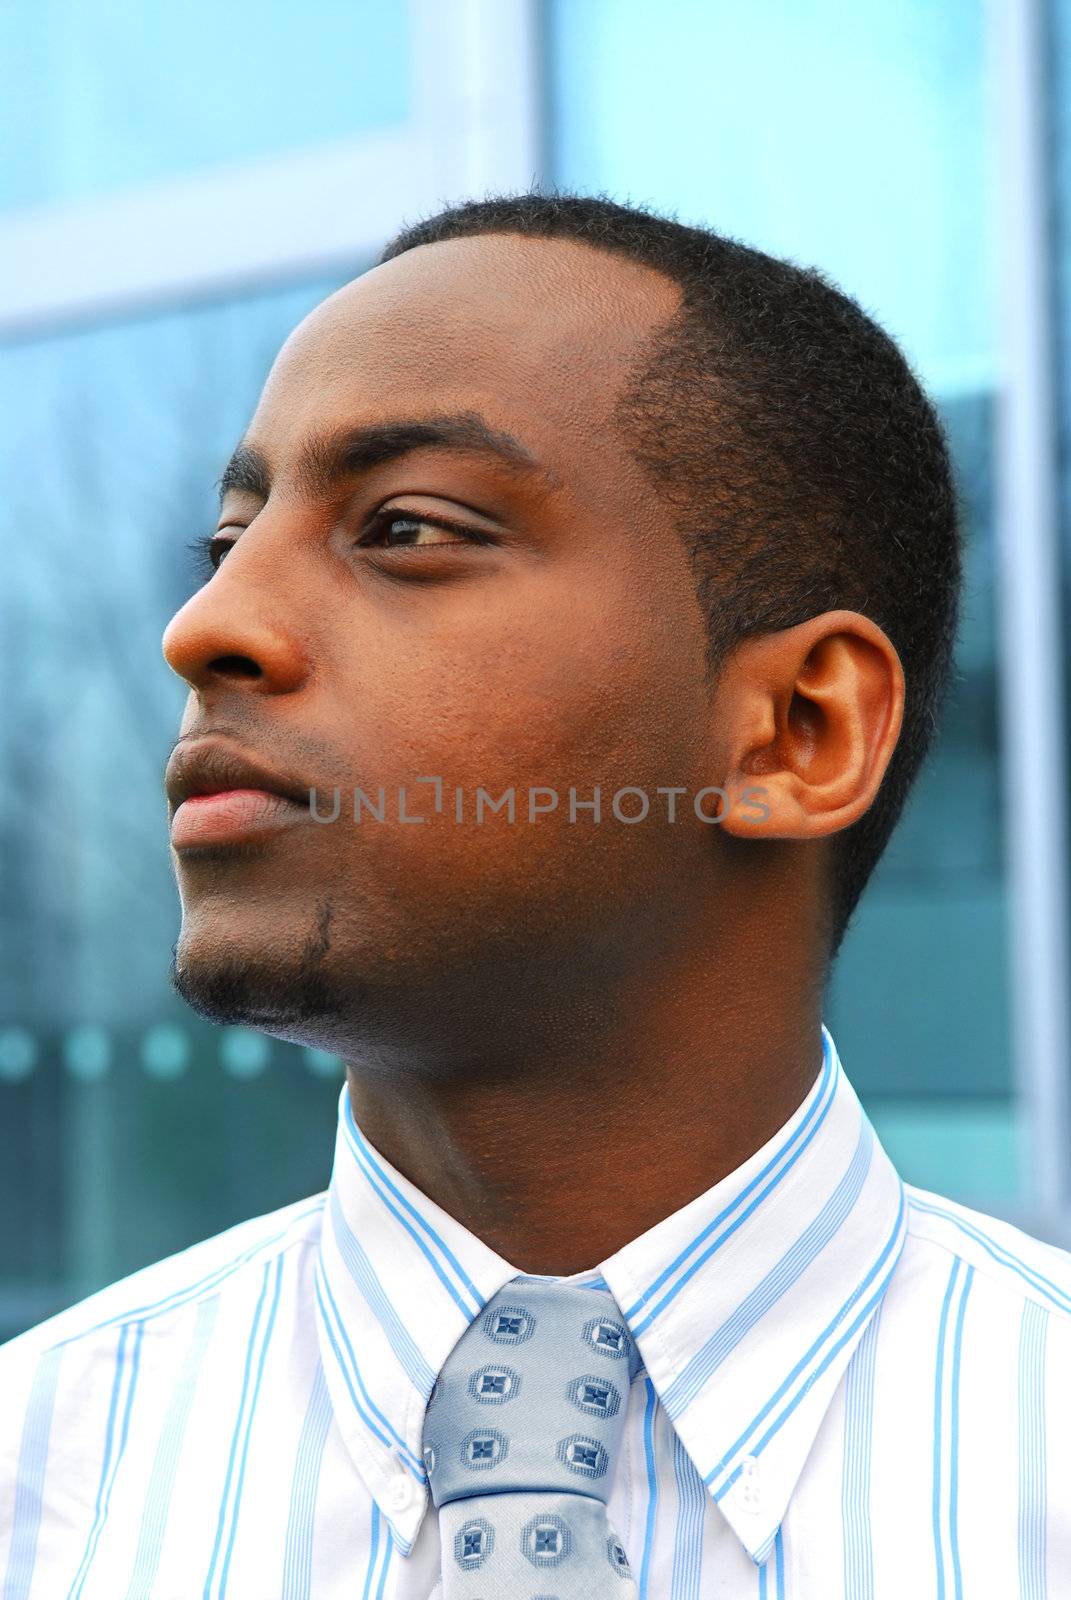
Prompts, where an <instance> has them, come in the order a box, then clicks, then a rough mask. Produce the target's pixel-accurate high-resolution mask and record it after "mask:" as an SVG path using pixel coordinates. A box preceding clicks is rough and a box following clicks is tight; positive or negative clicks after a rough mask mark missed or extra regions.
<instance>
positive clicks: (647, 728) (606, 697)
mask: <svg viewBox="0 0 1071 1600" xmlns="http://www.w3.org/2000/svg"><path fill="white" fill-rule="evenodd" d="M379 682H380V685H381V687H380V688H377V689H376V690H374V691H373V690H372V688H371V687H370V686H366V688H365V689H364V690H363V691H360V692H358V694H357V695H355V703H356V704H359V705H360V706H361V708H362V709H361V711H360V713H359V715H357V716H355V729H354V732H355V739H354V747H355V754H356V755H358V764H359V766H360V768H361V770H362V771H365V772H367V773H368V774H369V776H370V777H371V775H372V774H373V773H378V774H380V776H379V777H378V778H376V780H375V781H376V782H383V783H388V784H391V785H396V784H398V783H404V782H405V781H407V779H415V778H416V777H431V776H436V777H441V778H442V779H443V781H444V783H447V784H451V785H453V784H457V785H460V786H462V787H463V788H464V790H465V791H466V793H471V794H473V795H475V790H476V787H477V786H483V787H484V788H486V789H488V790H490V791H492V792H494V793H498V792H499V791H500V790H501V789H502V788H503V787H505V786H507V785H509V784H514V785H516V786H517V788H518V793H519V791H520V790H521V789H522V788H523V789H524V790H525V791H527V788H528V786H530V785H547V786H550V787H553V788H555V789H557V790H558V791H559V792H560V797H561V803H562V804H565V803H566V801H567V791H568V789H569V787H570V786H571V785H573V786H575V787H576V788H577V790H578V794H580V793H581V791H583V794H582V796H581V797H584V796H586V795H588V794H590V790H591V787H592V785H594V784H596V783H598V784H601V785H602V787H603V791H604V794H605V793H606V792H607V786H610V785H614V786H620V785H625V784H637V785H643V784H647V783H649V784H651V785H652V786H653V785H655V784H681V783H688V782H690V781H691V778H692V776H693V769H694V766H695V762H696V750H697V742H698V738H699V733H700V728H701V706H700V704H699V702H698V700H697V699H696V697H695V696H694V695H690V693H689V691H688V690H687V689H686V688H683V687H682V681H681V673H680V671H679V670H678V667H677V664H676V663H675V662H674V661H673V659H672V658H671V657H669V656H667V653H666V652H665V651H664V650H663V649H661V648H657V647H656V648H652V642H651V640H650V639H649V638H647V637H644V636H642V635H640V636H639V639H638V642H629V641H625V642H622V639H621V636H620V634H619V632H618V631H617V630H616V629H613V628H610V627H609V626H607V618H606V616H605V614H604V615H603V616H602V617H600V618H591V619H587V622H586V625H585V626H584V627H583V628H577V627H573V626H569V627H562V626H559V627H558V628H557V629H556V631H555V633H554V635H553V638H548V637H547V636H544V635H543V634H539V635H538V636H537V635H535V634H533V633H532V632H531V631H530V630H529V631H528V632H527V633H525V632H522V629H521V627H520V625H518V626H517V627H516V628H514V629H511V630H503V631H501V632H497V631H496V632H495V633H494V635H491V634H489V633H488V632H487V631H486V630H485V631H484V632H483V633H481V634H480V635H479V636H478V637H473V635H472V633H467V634H466V635H465V637H464V638H463V639H457V640H451V639H448V638H439V639H437V640H436V641H435V642H434V644H432V643H431V642H430V641H429V642H428V644H427V646H426V648H425V649H424V650H422V651H421V652H418V653H414V654H413V655H411V656H409V657H408V658H407V659H405V660H399V661H395V662H394V663H393V666H392V670H391V672H390V673H389V674H386V675H384V676H383V677H382V678H381V679H380V680H379ZM424 789H425V792H428V791H427V786H424ZM611 792H612V791H611Z"/></svg>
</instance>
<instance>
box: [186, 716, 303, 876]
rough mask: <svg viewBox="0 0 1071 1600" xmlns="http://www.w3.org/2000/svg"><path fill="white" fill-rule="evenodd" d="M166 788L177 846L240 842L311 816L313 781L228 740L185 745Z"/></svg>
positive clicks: (210, 740)
mask: <svg viewBox="0 0 1071 1600" xmlns="http://www.w3.org/2000/svg"><path fill="white" fill-rule="evenodd" d="M164 787H165V790H166V793H167V797H168V801H169V804H170V814H171V845H172V848H173V849H175V850H186V849H191V848H194V847H196V846H203V845H222V844H238V843H240V842H241V841H242V840H244V839H249V838H251V837H254V836H256V835H259V834H263V833H269V832H271V831H273V830H275V829H278V828H286V827H292V826H293V825H294V824H295V823H299V822H302V821H305V822H308V821H309V819H310V817H311V811H310V807H309V794H310V789H311V786H309V785H306V784H304V783H303V782H302V781H301V780H300V779H297V778H294V777H292V776H291V775H289V774H281V773H277V772H275V771H273V770H272V769H271V768H269V767H267V766H265V765H263V764H261V763H260V762H258V761H256V760H254V759H253V758H251V757H248V756H246V755H245V754H244V753H243V752H241V751H239V750H238V749H236V747H234V746H233V745H231V744H229V743H227V742H226V741H223V740H213V739H209V738H204V739H198V740H196V741H194V742H193V743H190V744H182V745H180V746H179V747H178V748H177V749H176V750H175V751H174V752H173V754H172V756H171V759H170V761H169V762H168V764H167V772H166V775H165V781H164Z"/></svg>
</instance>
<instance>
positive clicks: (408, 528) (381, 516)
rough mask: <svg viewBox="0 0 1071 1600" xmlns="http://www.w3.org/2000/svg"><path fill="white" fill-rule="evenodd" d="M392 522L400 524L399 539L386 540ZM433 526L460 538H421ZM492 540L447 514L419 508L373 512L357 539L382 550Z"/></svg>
mask: <svg viewBox="0 0 1071 1600" xmlns="http://www.w3.org/2000/svg"><path fill="white" fill-rule="evenodd" d="M396 523H402V524H403V525H404V527H403V532H402V534H401V537H400V538H397V539H395V540H394V541H393V542H391V543H388V542H386V540H387V539H388V538H389V537H390V534H389V530H390V529H392V528H393V527H394V526H395V524H396ZM428 528H437V529H438V530H439V531H440V532H443V533H453V534H460V538H453V539H448V538H443V539H435V538H432V539H426V538H422V537H421V533H422V530H426V529H428ZM494 542H495V541H494V540H493V539H491V538H489V537H488V535H487V534H485V533H477V531H476V529H475V528H469V527H466V525H465V524H464V523H463V522H452V521H451V520H450V519H449V517H431V516H425V515H424V513H423V512H419V511H391V510H389V509H388V510H384V511H377V512H376V513H375V514H374V516H371V517H370V518H369V519H368V524H367V526H366V529H365V532H364V534H363V535H362V536H361V538H360V540H359V541H358V543H359V545H360V547H361V548H362V549H367V548H369V547H371V548H373V549H375V548H380V549H385V550H424V549H437V548H440V547H441V546H442V545H450V544H459V545H461V544H494Z"/></svg>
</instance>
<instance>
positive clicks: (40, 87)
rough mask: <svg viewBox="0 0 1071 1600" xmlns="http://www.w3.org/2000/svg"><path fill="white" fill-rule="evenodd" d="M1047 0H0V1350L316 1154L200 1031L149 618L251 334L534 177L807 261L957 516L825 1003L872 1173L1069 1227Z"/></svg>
mask: <svg viewBox="0 0 1071 1600" xmlns="http://www.w3.org/2000/svg"><path fill="white" fill-rule="evenodd" d="M1069 91H1071V0H1049V3H1046V4H1043V3H1041V0H993V3H992V4H988V5H987V4H985V3H983V0H941V4H940V5H934V4H933V3H932V0H751V3H750V4H748V5H746V6H741V5H739V4H737V3H736V0H303V3H302V4H301V5H300V6H298V5H296V4H295V5H285V4H267V5H265V4H264V3H263V0H258V3H257V4H255V5H254V4H252V3H251V0H231V3H230V4H229V5H227V6H225V7H219V6H217V5H215V4H210V3H209V0H185V3H184V4H183V5H181V6H166V7H149V6H141V7H135V6H132V5H130V4H129V3H127V0H4V3H3V4H2V5H0V104H2V105H3V106H4V108H5V110H4V113H3V119H4V138H3V141H2V147H3V155H2V156H0V335H2V338H3V345H2V349H0V456H2V460H3V467H2V472H3V493H2V495H0V523H2V525H3V530H4V531H3V545H2V549H3V564H2V571H3V581H2V582H0V675H2V676H0V944H2V959H0V1340H2V1339H6V1338H8V1337H11V1336H13V1335H14V1334H16V1333H18V1332H20V1331H21V1330H22V1329H24V1328H26V1327H29V1326H31V1325H32V1324H34V1323H36V1322H38V1321H40V1320H41V1319H42V1318H44V1317H46V1316H49V1315H51V1314H52V1313H53V1312H54V1311H57V1310H59V1309H61V1308H62V1307H64V1306H66V1305H69V1304H71V1303H73V1302H74V1301H75V1300H77V1299H80V1298H81V1297H82V1296H84V1295H86V1294H88V1293H90V1292H92V1291H93V1290H95V1289H97V1288H100V1287H102V1286H103V1285H104V1284H106V1283H110V1282H112V1281H114V1280H115V1279H116V1278H118V1277H121V1276H123V1275H125V1274H126V1273H128V1272H131V1271H133V1270H134V1269H136V1268H138V1267H140V1266H143V1265H145V1264H146V1263H148V1262H150V1261H154V1260H157V1259H159V1258H160V1257H161V1256H164V1255H167V1254H170V1253H171V1252H173V1251H175V1250H179V1249H181V1248H183V1247H185V1246H186V1245H188V1244H191V1243H193V1242H194V1241H195V1240H198V1239H201V1238H204V1237H206V1236H208V1235H210V1234H212V1233H216V1232H218V1231H219V1230H221V1229H223V1228H226V1227H228V1226H230V1225H231V1224H232V1223H235V1222H238V1221H240V1220H242V1219H244V1218H246V1217H250V1216H254V1215H257V1214H259V1213H261V1212H264V1211H268V1210H271V1209H274V1208H275V1207H277V1206H281V1205H284V1204H287V1203H289V1202H290V1201H292V1200H296V1199H299V1198H301V1197H303V1196H305V1195H307V1194H312V1193H315V1192H318V1191H320V1190H322V1189H323V1188H325V1187H326V1184H327V1182H328V1179H329V1176H330V1167H331V1159H332V1154H333V1142H334V1129H335V1118H336V1108H337V1101H338V1095H339V1090H340V1088H341V1084H342V1081H343V1080H342V1069H341V1065H340V1063H339V1061H338V1060H337V1059H336V1058H335V1057H333V1056H327V1055H323V1054H321V1053H318V1052H315V1051H306V1050H302V1049H300V1048H298V1047H296V1046H291V1045H286V1044H282V1043H280V1042H278V1041H275V1040H272V1039H268V1038H266V1037H265V1036H263V1035H260V1034H257V1033H253V1032H250V1031H247V1030H243V1029H220V1028H216V1027H212V1026H210V1025H209V1024H207V1023H204V1022H202V1021H201V1020H200V1019H199V1018H197V1017H196V1016H195V1015H194V1014H193V1013H192V1012H191V1011H190V1010H189V1009H188V1008H187V1007H186V1006H185V1005H184V1004H183V1003H182V1002H180V1001H179V1000H178V999H177V997H176V996H175V995H174V994H173V993H172V991H171V989H170V987H169V984H168V981H167V970H168V964H169V959H170V952H171V947H172V945H173V944H174V941H175V939H176V937H177V933H178V921H179V907H178V896H177V892H176V889H175V884H174V879H173V877H172V873H171V868H170V863H169V855H168V847H167V831H166V804H165V800H164V796H163V788H162V780H163V768H164V764H165V761H166V759H167V756H168V754H169V752H170V749H171V745H172V742H173V739H174V737H175V735H176V733H177V729H178V724H179V718H180V716H181V712H182V707H183V701H184V693H183V685H182V684H181V682H180V681H179V680H178V679H177V678H176V677H175V676H174V675H173V674H172V673H171V672H170V670H169V669H168V667H167V666H166V665H165V663H164V661H163V658H162V655H161V652H160V636H161V634H162V632H163V629H164V626H165V624H166V623H167V621H168V619H169V618H170V617H171V615H172V614H173V612H174V611H175V610H176V609H177V608H178V607H179V606H180V605H181V604H182V603H183V601H184V600H185V599H186V598H187V597H188V596H189V595H190V593H191V592H192V591H193V588H194V587H195V582H196V580H195V576H194V573H193V569H192V565H191V558H190V556H189V554H188V551H187V548H186V546H187V540H188V539H190V538H191V537H193V536H194V535H195V534H196V533H199V532H202V531H206V530H209V531H210V529H211V527H212V526H214V520H215V516H214V502H215V483H216V480H217V478H218V476H219V473H220V472H221V471H222V468H223V465H224V463H225V461H226V459H227V457H228V455H229V454H230V451H231V449H232V448H233V446H234V444H235V443H236V442H237V440H238V438H239V437H240V435H241V432H242V430H243V428H244V426H245V424H246V422H247V420H248V417H249V415H250V413H251V411H252V409H253V406H254V404H255V401H256V398H257V395H258V393H259V390H260V387H261V384H262V382H263V380H264V377H265V375H266V373H267V371H268V368H269V366H270V364H271V361H272V359H273V357H274V355H275V353H276V351H277V350H278V348H279V346H280V344H281V343H282V341H283V340H284V338H285V337H286V335H287V334H288V333H289V332H290V330H291V329H292V328H293V327H294V326H295V324H296V323H297V322H298V321H299V320H300V319H301V318H302V317H303V316H304V315H305V313H306V312H307V311H308V310H309V309H311V307H312V306H314V305H315V304H316V303H317V302H319V301H320V300H322V299H323V298H324V297H325V296H326V295H328V294H330V293H331V292H332V291H333V290H334V289H335V288H337V287H338V286H339V285H341V284H342V283H344V282H346V281H347V280H349V279H350V278H352V277H354V276H355V275H357V274H358V273H360V272H362V271H363V270H365V269H366V268H367V267H368V266H370V265H371V264H372V262H373V260H374V259H375V256H376V253H377V252H378V250H379V249H380V248H381V246H382V244H383V242H384V241H385V240H386V238H387V237H388V236H389V235H390V234H391V233H393V232H394V231H395V230H396V229H397V228H398V227H399V226H401V225H402V224H403V223H404V222H409V221H414V220H416V219H417V218H418V217H420V216H422V215H425V214H427V213H429V212H431V211H433V210H437V209H439V208H440V207H441V206H442V205H444V204H448V203H451V202H453V201H457V200H460V199H463V198H469V197H474V196H478V195H480V194H481V193H483V192H485V191H502V190H511V189H518V190H519V189H527V188H530V187H533V186H535V185H539V184H543V183H548V184H549V183H556V184H562V185H566V186H568V187H571V188H576V189H581V190H585V191H589V192H601V193H604V194H606V195H608V196H609V197H611V198H613V199H617V200H620V201H626V202H627V201H633V202H644V203H649V204H653V205H654V206H655V207H657V208H658V209H660V210H663V211H668V212H670V213H672V214H675V215H677V216H678V217H679V219H680V220H681V221H684V222H699V223H704V224H707V225H711V226H714V227H716V228H718V229H720V230H722V231H723V232H727V233H730V234H732V235H734V236H736V237H738V238H740V239H743V240H744V241H746V242H747V243H749V244H752V245H755V246H758V247H759V248H761V249H765V250H769V251H772V252H774V253H776V254H779V255H783V256H787V257H790V258H791V259H793V260H795V261H797V262H799V263H801V264H804V265H810V264H814V265H818V266H820V267H821V268H822V269H824V270H825V271H826V272H828V273H829V274H830V275H831V276H832V277H833V278H834V279H835V280H836V281H837V282H838V283H839V284H840V286H841V287H843V288H844V289H846V290H847V291H848V292H849V293H851V294H853V295H854V296H855V297H856V298H857V299H858V300H859V301H860V302H861V303H862V304H863V306H864V307H865V308H866V309H867V310H868V311H869V312H870V313H871V314H872V315H874V316H875V317H877V318H878V320H879V321H880V322H882V324H883V325H884V326H885V327H886V328H887V329H888V330H889V331H890V332H891V333H892V334H893V335H894V337H896V338H897V339H898V341H899V342H900V344H901V346H902V348H903V349H904V350H905V352H906V354H907V355H908V357H909V359H910V360H911V362H912V364H913V365H914V367H915V370H916V371H917V373H918V374H919V376H920V377H921V379H922V381H923V382H924V384H925V385H926V387H927V389H928V391H929V393H930V394H931V396H932V397H933V398H934V400H935V402H936V404H937V405H938V407H939V409H940V412H941V414H942V417H943V419H944V421H945V424H946V426H947V429H948V433H949V437H950V440H951V444H952V447H953V450H954V453H955V458H956V465H957V471H958V474H959V479H960V485H961V490H962V493H963V497H964V503H965V506H966V509H967V521H968V526H967V530H966V531H967V539H968V552H967V591H966V595H965V600H964V616H963V623H962V629H961V637H960V643H959V652H958V670H957V677H956V682H955V687H954V690H953V693H952V697H951V704H950V707H949V711H948V714H947V718H946V721H945V725H944V729H943V732H942V735H941V740H940V745H939V748H938V750H937V751H936V753H935V756H934V757H933V759H932V761H931V763H930V766H929V768H928V770H927V771H926V773H925V774H924V776H923V778H922V779H921V780H920V782H919V784H918V786H917V789H916V791H915V794H914V798H913V802H912V804H911V807H910V811H909V813H908V814H907V815H906V817H905V819H904V821H903V822H902V824H901V826H900V829H899V832H898V834H897V835H896V837H895V838H894V841H893V843H892V845H891V847H890V849H889V851H888V853H887V855H886V857H885V859H884V861H883V863H882V865H881V867H880V868H879V871H878V873H877V875H876V877H875V879H874V880H872V883H871V886H870V888H869V890H868V892H867V895H866V897H865V900H864V902H863V905H862V908H861V910H860V912H859V913H858V915H857V917H856V921H855V924H854V926H853V929H852V931H851V933H850V934H849V936H848V939H847V941H846V944H845V946H844V949H843V953H842V955H841V958H840V962H839V967H838V971H837V974H836V978H835V981H834V984H833V987H832V990H831V992H830V995H829V1001H828V1005H827V1011H826V1021H827V1023H828V1024H829V1026H830V1027H831V1029H832V1031H833V1034H834V1037H835V1039H836V1041H837V1043H838V1046H839V1048H840V1052H841V1056H842V1058H843V1061H844V1064H845V1068H846V1070H847V1072H848V1074H849V1076H850V1078H851V1080H852V1082H853V1083H854V1084H855V1086H856V1088H857V1089H858V1090H859V1092H860V1094H861V1096H862V1099H863V1102H864V1104H865V1106H866V1108H867V1110H868V1112H869V1114H870V1116H871V1118H872V1120H873V1122H874V1124H875V1126H876V1128H877V1131H878V1134H879V1136H880V1137H881V1139H882V1140H883V1142H884V1144H885V1146H886V1148H887V1149H888V1151H889V1153H890V1154H891V1155H892V1157H893V1159H894V1160H895V1161H896V1163H897V1164H898V1166H899V1168H900V1171H901V1173H902V1175H903V1176H904V1177H905V1179H907V1180H908V1181H909V1182H911V1183H915V1184H918V1185H920V1186H922V1187H924V1188H930V1189H935V1190H937V1191H938V1192H939V1193H942V1194H947V1195H951V1196H952V1197H954V1198H956V1199H958V1200H961V1201H963V1202H965V1203H966V1204H968V1205H973V1206H977V1207H979V1208H980V1209H982V1210H984V1211H987V1212H992V1213H996V1214H998V1215H1001V1216H1004V1217H1007V1218H1009V1219H1010V1220H1012V1221H1015V1222H1017V1223H1019V1225H1021V1226H1025V1227H1027V1228H1028V1229H1029V1230H1030V1231H1031V1232H1035V1233H1037V1234H1038V1235H1040V1236H1042V1237H1045V1238H1048V1239H1051V1240H1053V1241H1055V1242H1058V1243H1062V1244H1064V1245H1065V1246H1068V1245H1071V1197H1069V1191H1071V1141H1069V1121H1068V1092H1067V1085H1068V1074H1069V1051H1068V1027H1067V1011H1068V980H1069V958H1068V940H1067V922H1068V913H1069V900H1068V870H1067V869H1068V862H1067V854H1068V833H1067V828H1066V821H1065V814H1066V810H1067V798H1068V782H1067V768H1066V761H1065V751H1066V746H1067V738H1066V712H1065V708H1066V706H1067V705H1068V704H1069V703H1071V702H1069V696H1068V693H1067V689H1068V684H1067V677H1068V670H1069V664H1071V632H1069V630H1068V627H1067V624H1066V621H1065V616H1066V589H1067V580H1068V573H1069V565H1071V467H1069V461H1068V455H1067V451H1066V447H1065V446H1066V440H1067V436H1068V424H1069V420H1071V365H1069V362H1068V359H1067V357H1068V351H1069V340H1071V235H1069V232H1068V228H1069V221H1068V219H1069V216H1071V92H1069Z"/></svg>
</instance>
